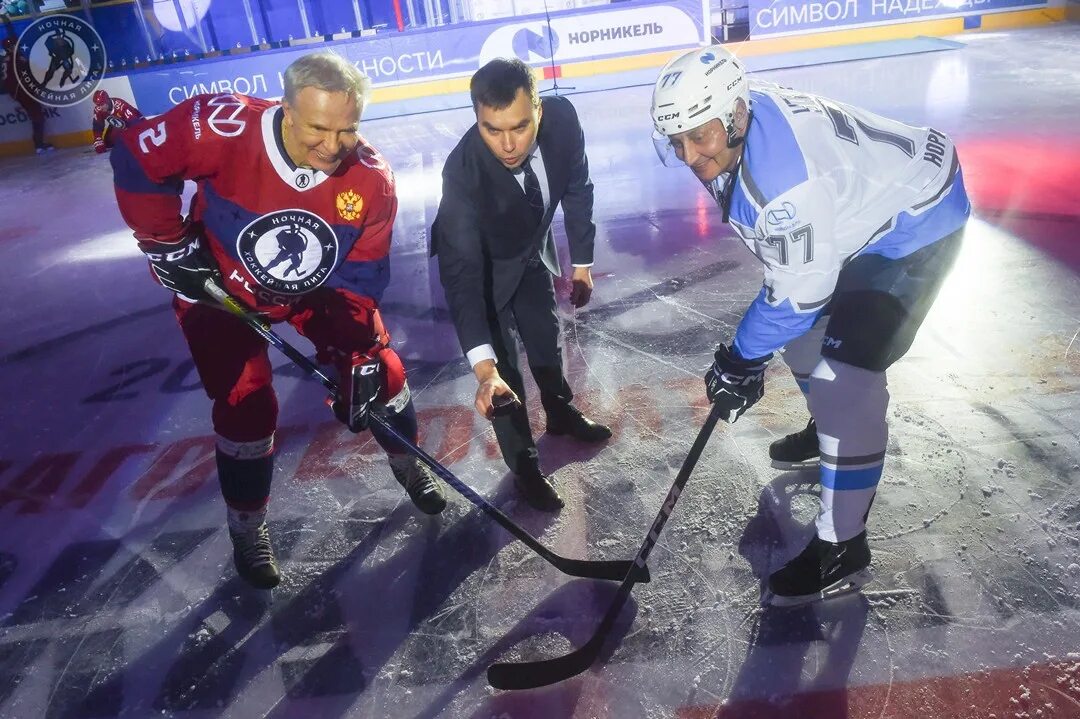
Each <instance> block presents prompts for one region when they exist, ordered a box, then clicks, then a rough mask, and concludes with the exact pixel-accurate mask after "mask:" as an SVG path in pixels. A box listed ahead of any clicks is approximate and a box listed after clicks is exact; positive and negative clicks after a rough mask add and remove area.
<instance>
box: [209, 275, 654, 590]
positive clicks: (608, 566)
mask: <svg viewBox="0 0 1080 719" xmlns="http://www.w3.org/2000/svg"><path fill="white" fill-rule="evenodd" d="M205 289H206V291H207V293H209V294H210V296H211V297H213V298H214V299H215V300H217V301H218V302H219V303H220V304H221V306H222V307H223V308H224V309H225V310H227V311H228V312H230V313H232V314H234V315H236V316H237V317H239V318H240V319H241V320H243V321H244V322H245V323H246V324H247V325H248V327H250V328H251V329H253V330H255V332H256V333H257V334H258V335H259V336H260V337H262V338H263V339H265V340H266V341H267V342H269V343H270V344H272V345H274V347H277V348H278V349H279V350H281V352H282V353H283V354H284V355H285V356H286V357H288V358H289V359H290V360H292V361H293V362H294V363H295V364H296V365H297V366H298V367H300V368H301V369H302V370H304V371H305V372H307V373H308V374H309V375H311V376H312V377H314V378H315V379H317V380H319V382H321V383H322V385H323V386H324V387H326V389H328V390H330V393H331V394H332V395H333V396H334V397H338V396H339V393H338V386H337V383H336V382H334V380H332V379H330V377H328V376H327V375H326V374H325V373H324V372H323V371H322V370H320V369H319V368H318V366H317V365H316V364H315V363H314V362H312V361H311V360H309V359H308V358H307V357H305V356H304V354H303V353H302V352H300V350H298V349H296V348H295V347H293V346H292V345H291V344H289V343H288V342H286V341H285V340H283V339H282V338H281V337H280V336H278V334H277V333H276V332H274V330H272V329H271V328H270V325H269V323H267V322H266V321H265V320H263V319H261V318H260V317H257V316H255V315H253V314H251V313H250V312H248V311H247V310H246V309H245V308H244V307H243V306H242V305H241V304H240V303H239V302H237V301H236V300H235V299H233V298H232V297H231V296H229V294H228V293H226V292H225V290H223V289H221V288H220V287H218V286H217V285H216V284H215V283H214V282H213V281H212V280H207V281H206V284H205ZM371 419H372V421H373V422H375V423H376V424H378V425H379V427H380V428H382V429H383V430H385V431H386V433H387V434H389V435H390V436H391V437H393V438H394V439H395V440H397V441H398V442H399V443H401V445H402V446H404V447H405V448H406V449H407V450H409V452H410V453H411V454H413V456H415V457H416V458H417V459H419V460H420V461H421V462H423V463H424V464H426V465H427V466H428V467H430V468H431V470H432V471H433V472H434V473H435V474H437V475H438V476H439V477H440V478H441V479H442V480H443V481H444V482H446V483H447V484H449V485H450V486H451V487H453V488H454V489H455V490H457V492H458V493H459V494H461V495H462V496H464V497H465V498H466V499H468V500H469V501H470V502H472V503H473V504H474V505H476V506H477V507H478V508H479V509H480V510H481V511H483V512H484V514H486V515H488V516H489V517H491V518H492V519H494V520H495V521H496V522H497V523H499V524H500V525H502V527H503V529H505V530H506V531H508V532H510V534H512V535H514V536H515V537H516V538H517V539H519V540H520V541H521V542H522V543H524V544H525V545H526V546H528V547H529V548H530V549H532V550H533V551H534V552H536V553H537V554H539V555H540V556H541V557H543V558H544V559H545V560H547V561H548V562H549V563H550V564H552V565H553V566H554V567H555V568H556V569H558V570H559V571H561V572H562V573H564V574H569V575H571V576H574V577H586V578H588V579H610V580H612V581H616V582H618V581H623V580H625V579H626V578H627V577H632V578H633V581H635V582H642V583H644V582H648V581H649V568H648V567H647V566H645V563H644V562H633V561H627V560H588V559H571V558H569V557H563V556H560V555H558V554H555V552H552V551H551V550H550V549H548V548H547V547H545V546H544V545H543V544H541V543H540V541H539V540H537V539H536V537H534V536H532V535H531V534H529V533H528V532H527V531H525V530H524V529H523V528H521V527H520V526H519V525H518V524H516V523H515V522H514V520H512V519H510V518H509V517H507V516H506V515H505V514H503V513H502V512H501V511H499V509H497V508H496V507H495V505H493V504H491V502H489V501H487V500H486V499H484V498H483V497H482V496H480V495H479V494H477V493H476V491H475V490H473V488H472V487H470V486H469V485H467V484H465V483H464V482H462V481H461V480H460V479H458V478H457V477H456V476H454V474H453V473H452V472H451V471H450V470H449V469H447V468H446V467H444V466H443V465H442V464H441V463H440V462H439V461H438V460H437V459H435V458H434V457H432V456H431V455H429V454H428V453H427V452H425V451H424V450H422V449H420V448H419V447H417V446H416V445H415V444H414V443H413V442H411V441H410V440H409V439H408V438H407V437H405V436H404V435H402V434H401V433H400V432H398V431H397V430H396V429H395V428H394V427H392V426H391V425H390V423H389V422H387V421H386V420H385V419H384V418H383V417H381V416H380V415H378V414H375V413H372V414H371Z"/></svg>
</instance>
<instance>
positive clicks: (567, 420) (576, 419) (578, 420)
mask: <svg viewBox="0 0 1080 719" xmlns="http://www.w3.org/2000/svg"><path fill="white" fill-rule="evenodd" d="M547 431H548V434H568V435H570V436H571V437H573V438H574V439H577V440H580V441H582V442H603V441H604V440H605V439H610V438H611V430H610V429H608V428H607V427H605V426H604V425H602V424H599V423H597V422H593V421H592V420H591V419H589V418H588V417H586V416H585V415H583V414H581V413H580V412H575V413H574V414H569V415H566V416H565V417H559V418H557V419H556V418H554V417H548V423H547Z"/></svg>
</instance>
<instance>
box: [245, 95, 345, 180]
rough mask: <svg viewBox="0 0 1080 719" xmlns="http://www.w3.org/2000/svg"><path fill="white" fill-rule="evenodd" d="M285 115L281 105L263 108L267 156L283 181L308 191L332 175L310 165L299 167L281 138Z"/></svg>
mask: <svg viewBox="0 0 1080 719" xmlns="http://www.w3.org/2000/svg"><path fill="white" fill-rule="evenodd" d="M283 116H284V110H282V109H281V105H271V106H270V107H268V108H266V109H265V110H263V116H262V133H263V145H264V146H265V148H266V156H267V157H269V158H270V164H271V165H273V166H274V170H276V171H277V174H278V177H280V178H281V181H282V182H284V183H285V184H286V185H288V186H289V187H291V188H292V189H294V190H296V191H297V192H307V191H308V190H310V189H312V188H313V187H318V186H319V185H321V184H322V183H323V182H324V181H325V180H326V179H327V178H328V177H330V176H329V175H327V174H326V173H325V172H321V171H319V170H313V169H311V168H310V167H297V166H296V163H294V162H293V161H292V158H291V157H289V153H287V152H286V151H285V143H284V141H283V140H282V138H281V118H282V117H283Z"/></svg>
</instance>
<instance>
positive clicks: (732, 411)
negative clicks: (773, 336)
mask: <svg viewBox="0 0 1080 719" xmlns="http://www.w3.org/2000/svg"><path fill="white" fill-rule="evenodd" d="M714 357H715V359H714V361H713V365H712V367H710V368H709V371H708V372H707V373H706V374H705V394H706V395H708V397H709V401H710V402H712V403H713V404H715V405H717V406H719V407H720V408H721V414H720V416H721V417H722V418H723V419H724V420H726V421H728V422H731V423H734V422H735V420H737V419H738V418H739V417H741V416H742V413H743V412H745V411H746V410H748V409H750V408H751V407H752V406H753V405H754V403H756V402H757V401H758V400H759V399H761V397H762V396H763V395H764V394H765V368H766V367H767V366H768V364H769V360H770V359H772V354H769V355H766V356H765V357H758V358H757V359H752V360H748V359H743V358H742V357H740V356H739V354H738V353H737V352H736V351H735V348H734V347H726V346H724V345H720V346H719V347H717V348H716V354H715V355H714Z"/></svg>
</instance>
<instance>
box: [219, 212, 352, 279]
mask: <svg viewBox="0 0 1080 719" xmlns="http://www.w3.org/2000/svg"><path fill="white" fill-rule="evenodd" d="M338 248H339V244H338V239H337V235H335V234H334V230H333V228H332V227H330V225H328V224H327V223H326V222H324V221H323V219H322V218H321V217H319V216H318V215H315V214H313V213H311V212H306V211H304V210H281V211H279V212H271V213H270V214H267V215H263V216H262V217H260V218H259V219H257V220H255V221H254V222H252V223H251V224H249V225H248V226H247V227H245V228H244V230H243V232H241V233H240V236H239V237H238V238H237V240H236V254H237V256H238V257H239V258H240V261H241V262H243V263H244V267H246V268H247V270H248V272H250V273H251V276H252V277H254V278H255V280H256V281H257V282H258V283H259V284H260V285H262V286H263V287H266V288H267V289H269V290H271V291H273V292H277V293H279V294H283V295H298V294H303V293H304V292H310V291H311V290H313V289H314V288H316V287H318V286H319V285H321V284H322V283H323V282H325V281H326V278H327V277H329V276H330V271H331V270H332V269H334V265H336V264H337V257H338Z"/></svg>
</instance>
